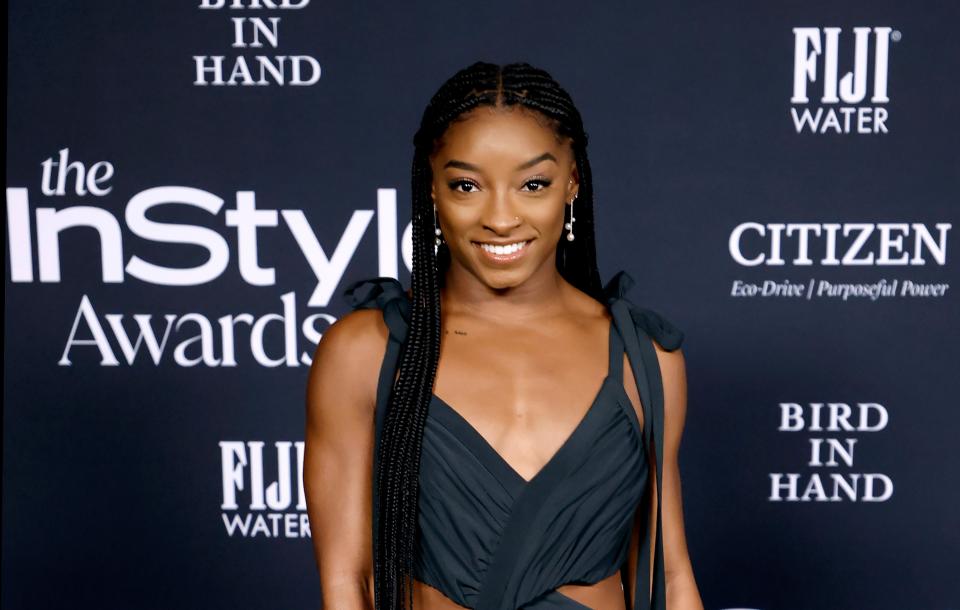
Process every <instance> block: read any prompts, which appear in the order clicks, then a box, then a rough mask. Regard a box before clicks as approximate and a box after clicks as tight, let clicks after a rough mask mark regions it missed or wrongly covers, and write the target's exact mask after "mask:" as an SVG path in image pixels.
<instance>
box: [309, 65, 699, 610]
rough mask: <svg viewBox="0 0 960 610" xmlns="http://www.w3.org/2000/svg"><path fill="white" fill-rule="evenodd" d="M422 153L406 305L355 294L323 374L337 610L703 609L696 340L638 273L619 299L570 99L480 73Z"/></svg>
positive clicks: (530, 73)
mask: <svg viewBox="0 0 960 610" xmlns="http://www.w3.org/2000/svg"><path fill="white" fill-rule="evenodd" d="M414 144H415V150H414V160H413V171H412V178H413V179H412V187H413V188H412V195H413V205H412V212H413V249H414V251H413V273H412V287H411V290H410V291H409V292H406V291H404V290H403V288H402V286H401V284H400V282H399V281H398V280H396V279H394V278H386V277H379V278H370V279H363V280H360V281H357V282H354V283H353V284H351V285H350V286H348V287H347V289H346V291H345V294H346V296H347V297H348V300H349V302H350V304H351V305H352V306H353V308H354V309H355V310H356V311H354V312H351V313H350V314H348V315H346V316H344V317H343V318H342V319H341V320H339V321H338V322H337V323H336V324H334V325H333V326H332V327H331V328H330V329H328V331H327V332H326V333H325V334H324V336H323V338H322V340H321V341H320V344H319V346H318V348H317V352H316V355H315V357H314V359H313V366H312V368H311V372H310V379H309V384H308V388H307V431H306V451H305V457H304V487H305V491H306V494H307V504H308V512H309V515H310V522H311V527H312V531H313V533H314V537H313V541H314V550H315V554H316V559H317V562H318V566H319V570H320V579H321V587H322V590H323V605H324V607H332V608H357V609H360V608H376V609H377V610H379V609H385V608H389V609H397V608H411V607H416V608H418V609H419V608H426V609H427V610H438V609H447V608H451V609H459V608H478V609H483V610H500V609H504V608H528V609H534V610H546V609H555V608H567V609H580V608H596V609H602V610H624V609H628V608H632V609H635V610H636V609H640V608H650V607H654V608H658V609H661V610H662V609H664V608H667V607H669V608H671V609H673V610H677V609H681V608H682V609H691V610H696V609H702V607H703V606H702V603H701V601H700V596H699V592H698V590H697V586H696V582H695V580H694V577H693V569H692V567H691V564H690V559H689V556H688V553H687V547H686V541H685V537H684V528H683V514H682V507H681V492H680V475H679V468H678V464H677V453H678V449H679V444H680V437H681V434H682V430H683V426H684V419H685V416H686V379H685V373H684V370H685V369H684V363H683V355H682V352H681V350H680V345H681V343H682V341H683V333H682V332H681V331H680V330H679V329H678V328H676V327H675V326H673V325H672V324H671V323H670V322H669V321H668V320H667V319H666V318H664V317H663V316H661V315H659V314H658V313H656V312H654V311H652V310H649V309H645V308H642V307H640V306H638V305H635V304H633V303H631V302H630V301H629V300H628V299H627V298H626V293H627V291H628V290H629V289H630V287H631V285H632V284H633V280H632V278H631V277H630V276H629V275H627V274H626V273H625V272H620V273H617V274H615V275H614V276H613V277H612V278H611V279H610V281H609V282H608V283H607V284H606V285H605V286H604V285H601V281H600V274H599V271H598V269H597V264H596V247H595V241H594V229H593V188H592V184H591V173H590V164H589V162H588V159H587V153H586V144H587V136H586V133H585V131H584V128H583V124H582V120H581V117H580V114H579V112H578V111H577V109H576V107H575V106H574V105H573V102H572V100H571V98H570V96H569V95H568V94H567V92H566V91H564V90H563V89H562V88H561V87H560V86H559V85H558V84H557V83H556V81H554V80H553V79H552V78H551V77H550V75H549V74H547V73H546V72H544V71H542V70H539V69H536V68H533V67H532V66H529V65H527V64H510V65H507V66H502V67H501V66H496V65H492V64H487V63H476V64H474V65H472V66H470V67H468V68H465V69H464V70H461V71H460V72H458V73H457V74H455V75H454V76H453V77H451V78H450V80H448V81H447V82H446V83H444V85H443V86H442V87H441V88H440V90H439V91H438V92H437V93H436V94H435V95H434V97H433V98H432V99H431V101H430V103H429V105H428V106H427V108H426V110H425V111H424V115H423V120H422V122H421V125H420V129H419V130H418V131H417V134H416V136H415V138H414ZM574 206H576V209H577V212H576V217H575V216H574V211H573V210H574ZM574 227H576V234H575V233H574ZM376 310H380V311H379V312H378V311H376ZM332 490H333V491H332ZM661 499H662V501H661ZM668 594H669V599H668V598H667V595H668Z"/></svg>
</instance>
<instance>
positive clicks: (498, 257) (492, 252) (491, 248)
mask: <svg viewBox="0 0 960 610" xmlns="http://www.w3.org/2000/svg"><path fill="white" fill-rule="evenodd" d="M531 241H532V240H529V239H528V240H526V241H518V242H514V243H511V244H503V245H495V244H488V243H483V242H473V244H474V245H475V246H477V247H478V248H479V249H480V251H481V252H483V255H484V258H486V259H487V260H489V261H491V262H495V263H508V262H513V261H515V260H517V259H519V258H520V257H522V256H523V255H524V253H525V252H526V251H527V245H528V244H529V243H530V242H531Z"/></svg>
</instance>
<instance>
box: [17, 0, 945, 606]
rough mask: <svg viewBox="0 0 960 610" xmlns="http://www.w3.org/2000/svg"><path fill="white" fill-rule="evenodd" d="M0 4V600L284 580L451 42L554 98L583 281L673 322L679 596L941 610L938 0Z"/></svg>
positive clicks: (387, 262) (300, 559)
mask: <svg viewBox="0 0 960 610" xmlns="http://www.w3.org/2000/svg"><path fill="white" fill-rule="evenodd" d="M7 10H8V57H7V68H8V77H7V165H6V167H7V175H6V198H5V213H4V218H5V223H6V242H5V252H4V260H5V261H6V265H5V273H6V276H5V300H4V304H5V312H4V330H5V339H4V397H3V398H4V406H3V515H2V517H3V523H2V580H3V587H2V591H3V592H2V606H3V608H5V609H6V608H9V609H11V610H13V609H19V608H31V609H32V608H68V607H69V608H96V609H98V610H99V609H107V608H123V609H129V608H197V609H215V608H224V609H226V608H230V609H233V608H265V609H268V608H269V609H274V608H285V609H293V608H301V609H307V608H318V607H319V606H320V589H319V581H318V577H317V573H316V568H315V565H314V560H313V556H312V552H311V542H310V534H311V532H310V523H309V521H308V519H307V514H306V510H305V509H306V505H305V501H304V494H303V486H302V478H301V475H302V458H303V426H304V386H305V381H306V377H307V372H308V369H309V365H310V363H311V356H312V354H313V350H314V348H315V346H316V344H317V342H318V341H319V340H320V337H321V336H322V335H323V333H324V330H325V329H326V328H328V327H329V325H330V324H331V323H333V322H334V321H335V320H336V319H337V318H338V317H339V316H341V315H343V314H344V313H345V312H346V311H347V306H346V303H345V301H344V299H343V297H342V290H343V288H344V286H345V285H346V284H347V283H349V282H350V281H352V280H354V279H357V278H361V277H370V276H375V275H388V276H393V277H397V278H399V279H400V280H401V281H402V282H403V283H404V284H405V285H409V269H410V263H411V261H410V203H409V197H410V193H409V186H408V185H409V182H410V176H409V172H410V161H411V153H412V136H413V133H414V131H415V129H416V126H417V124H418V122H419V118H420V114H421V112H422V110H423V107H424V105H425V104H426V102H427V100H428V99H429V97H430V95H431V94H432V93H433V92H434V90H435V89H436V88H437V87H438V86H439V85H440V83H441V82H442V81H443V80H445V79H446V78H447V77H448V76H449V75H451V74H452V73H453V72H454V71H456V70H457V69H459V68H460V67H463V66H465V65H467V64H469V63H472V62H473V61H475V60H478V59H483V60H487V61H494V62H498V63H507V62H511V61H529V62H530V63H533V64H535V65H538V66H541V67H544V68H545V69H547V70H549V71H550V72H551V73H552V74H553V75H554V76H555V77H556V78H557V79H558V80H559V81H560V83H561V84H563V85H564V86H565V87H566V88H567V89H568V90H569V91H570V92H571V94H572V95H573V97H574V99H575V101H576V102H577V103H578V105H579V107H580V109H581V111H582V113H583V115H584V118H585V122H586V125H587V129H588V132H589V134H590V137H591V144H590V154H591V159H592V162H593V167H594V171H595V186H596V192H597V196H596V215H597V232H598V234H597V239H598V248H599V258H600V264H601V272H602V275H603V276H604V280H606V279H607V278H609V277H610V276H611V275H612V274H613V273H615V272H616V271H617V270H619V269H621V268H622V269H626V270H627V271H628V272H629V273H630V274H631V275H632V276H633V277H634V278H635V279H637V285H636V286H635V287H634V289H633V290H632V291H631V295H630V298H631V299H632V300H633V301H634V302H636V303H638V304H641V305H643V306H646V307H650V308H653V309H655V310H657V311H660V312H661V313H663V314H664V315H665V316H666V317H668V318H669V319H670V320H672V321H673V322H675V323H676V324H677V325H678V326H679V327H680V328H682V329H683V330H684V331H685V332H686V334H687V339H686V342H685V344H684V352H685V355H686V361H687V374H688V382H689V400H688V416H687V424H686V429H685V433H684V437H683V443H682V446H681V457H680V459H681V468H682V474H683V497H684V510H685V517H686V526H687V537H688V542H689V548H690V553H691V558H692V561H693V565H694V569H695V572H696V576H697V580H698V583H699V586H700V590H701V593H702V595H703V600H704V603H705V605H706V607H707V608H708V609H710V610H726V609H732V608H750V609H758V610H793V609H798V610H799V609H804V610H820V609H829V610H895V609H896V610H901V609H904V608H909V609H911V610H914V609H916V610H949V609H956V608H960V585H958V579H957V573H958V568H960V563H958V559H957V557H958V554H960V519H958V517H957V515H958V508H957V507H958V506H960V491H958V490H960V473H958V470H960V469H958V453H957V438H958V427H960V407H958V402H957V396H958V395H960V381H958V379H960V374H958V373H960V370H958V362H960V359H958V358H960V353H958V352H960V349H958V339H960V332H958V331H960V310H958V295H957V294H956V291H957V290H958V288H960V278H958V265H957V261H956V260H955V258H956V254H955V248H956V243H955V242H956V232H957V224H956V223H957V221H958V214H957V210H958V204H960V154H958V142H960V119H958V111H960V85H958V82H957V74H958V73H960V37H958V36H957V33H956V25H957V23H958V20H960V8H958V5H957V4H956V3H953V2H929V3H907V2H868V1H866V0H855V1H851V2H843V3H836V2H828V1H826V0H817V1H813V0H811V1H801V2H777V3H769V2H758V1H755V2H744V3H734V4H730V3H717V2H700V1H695V0H682V1H677V2H661V1H658V2H650V1H646V0H642V1H638V2H605V3H601V2H595V3H585V2H567V1H560V2H551V3H538V4H534V3H516V2H505V1H499V0H497V1H493V0H491V1H488V2H482V3H461V4H458V3H441V2H417V3H409V2H391V3H384V2H330V1H321V0H273V1H268V0H190V1H187V2H169V1H166V0H141V1H140V2H118V1H114V2H107V1H102V0H100V1H83V2H81V1H79V0H75V1H66V0H60V1H53V2H43V3H37V2H28V1H27V0H16V1H14V2H11V3H10V4H9V6H8V9H7ZM329 493H331V494H336V493H338V490H336V489H331V490H329Z"/></svg>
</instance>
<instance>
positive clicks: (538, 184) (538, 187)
mask: <svg viewBox="0 0 960 610" xmlns="http://www.w3.org/2000/svg"><path fill="white" fill-rule="evenodd" d="M548 186H550V181H549V180H547V179H545V178H534V179H533V180H527V181H526V182H524V183H523V187H524V188H525V189H526V190H528V191H530V192H533V193H536V192H538V191H542V190H543V189H545V188H547V187H548Z"/></svg>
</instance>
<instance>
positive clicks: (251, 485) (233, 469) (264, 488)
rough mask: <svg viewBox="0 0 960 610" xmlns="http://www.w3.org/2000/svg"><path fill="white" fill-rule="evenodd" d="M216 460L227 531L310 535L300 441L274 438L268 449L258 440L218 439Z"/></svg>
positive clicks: (244, 535)
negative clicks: (218, 461) (217, 461)
mask: <svg viewBox="0 0 960 610" xmlns="http://www.w3.org/2000/svg"><path fill="white" fill-rule="evenodd" d="M220 466H221V474H222V480H223V496H222V497H223V501H222V502H221V503H220V510H221V511H223V512H222V513H221V515H220V516H221V519H222V520H223V527H224V528H225V531H226V533H227V535H228V536H230V537H239V538H257V537H260V538H308V537H310V520H309V518H308V516H307V513H306V510H307V499H306V496H305V495H304V492H303V442H302V441H298V442H295V443H292V442H289V441H277V442H275V443H273V447H270V448H269V449H266V443H264V442H263V441H246V442H243V441H220ZM294 468H296V470H294ZM268 476H270V479H271V480H270V481H269V482H267V477H268Z"/></svg>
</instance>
